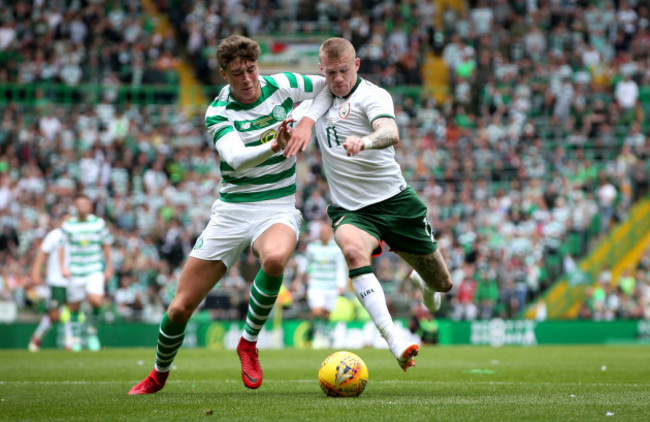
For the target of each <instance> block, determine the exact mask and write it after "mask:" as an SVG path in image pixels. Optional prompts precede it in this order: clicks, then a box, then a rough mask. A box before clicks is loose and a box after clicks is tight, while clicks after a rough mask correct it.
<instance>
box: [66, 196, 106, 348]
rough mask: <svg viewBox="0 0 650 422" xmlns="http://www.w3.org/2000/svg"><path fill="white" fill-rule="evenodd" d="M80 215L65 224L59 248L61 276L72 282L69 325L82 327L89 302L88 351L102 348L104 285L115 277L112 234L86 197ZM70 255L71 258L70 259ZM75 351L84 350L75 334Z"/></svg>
mask: <svg viewBox="0 0 650 422" xmlns="http://www.w3.org/2000/svg"><path fill="white" fill-rule="evenodd" d="M74 206H75V209H76V211H77V214H76V215H75V216H73V217H70V218H68V219H67V220H66V221H65V222H64V223H63V224H62V225H61V232H62V233H63V236H62V243H63V245H64V247H62V248H60V249H59V264H60V265H61V274H62V275H63V277H65V278H69V279H70V283H69V284H68V290H67V296H68V309H70V320H69V321H68V322H66V324H70V325H72V324H74V325H78V322H79V311H80V308H81V302H82V301H83V300H84V299H87V300H88V303H89V304H90V306H91V308H92V309H91V313H90V315H88V319H87V324H88V349H90V350H92V351H98V350H99V349H100V348H101V344H100V342H99V337H98V335H97V324H98V322H99V318H100V314H101V306H102V302H103V300H104V285H105V283H106V282H107V281H108V280H110V278H111V277H112V276H113V264H112V262H111V244H112V243H113V236H112V235H111V233H110V231H109V230H108V227H107V226H106V222H105V221H104V219H103V218H101V217H98V216H96V215H94V214H93V213H92V211H93V203H92V201H91V200H90V198H89V197H87V196H86V195H77V196H76V197H75V199H74ZM66 255H67V256H66ZM72 350H73V351H79V350H81V339H80V338H79V336H78V335H75V334H74V333H73V342H72Z"/></svg>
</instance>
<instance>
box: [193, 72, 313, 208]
mask: <svg viewBox="0 0 650 422" xmlns="http://www.w3.org/2000/svg"><path fill="white" fill-rule="evenodd" d="M259 80H260V85H261V95H260V98H259V99H258V100H257V101H256V102H255V103H252V104H242V103H240V102H238V101H237V100H235V99H234V98H232V96H231V95H230V86H229V85H228V86H226V87H224V88H223V89H222V90H221V92H220V93H219V96H218V97H217V98H216V99H215V100H214V101H213V102H212V104H210V106H209V107H208V109H207V111H206V113H205V126H206V128H207V130H208V133H210V135H211V136H212V139H213V141H214V144H215V147H216V148H219V146H218V144H219V141H220V140H222V139H224V138H225V137H227V136H229V134H232V133H233V132H234V133H236V134H237V135H238V136H239V137H240V138H241V140H242V142H243V143H244V145H245V146H246V147H254V146H257V145H261V144H265V143H267V142H269V141H271V140H273V139H274V138H275V136H276V134H277V128H278V126H280V123H282V121H283V120H284V119H286V118H287V117H290V116H291V112H292V110H293V107H294V104H296V103H298V102H300V101H304V100H309V99H313V98H314V97H316V95H317V94H318V93H319V92H320V90H321V89H322V88H323V86H325V79H324V78H323V77H322V76H315V75H309V76H308V75H301V74H297V73H291V72H284V73H279V74H276V75H271V76H260V77H259ZM219 168H220V170H221V174H222V185H221V190H220V194H221V200H222V201H224V202H234V203H236V202H257V201H269V200H279V201H281V202H283V203H284V202H286V200H287V199H290V200H291V201H292V202H295V193H296V158H295V157H292V158H286V157H285V156H284V155H283V154H282V152H281V151H279V152H277V153H276V154H274V155H272V156H270V158H268V159H266V160H265V161H263V162H261V163H260V164H257V165H256V166H253V167H250V168H246V169H242V170H235V169H234V168H233V167H231V166H230V165H229V164H228V163H227V162H226V161H224V160H223V159H221V161H220V163H219Z"/></svg>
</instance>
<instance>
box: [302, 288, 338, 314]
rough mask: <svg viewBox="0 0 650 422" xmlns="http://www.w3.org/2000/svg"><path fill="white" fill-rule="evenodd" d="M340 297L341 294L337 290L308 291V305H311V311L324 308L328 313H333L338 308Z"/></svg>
mask: <svg viewBox="0 0 650 422" xmlns="http://www.w3.org/2000/svg"><path fill="white" fill-rule="evenodd" d="M338 297H339V292H338V290H337V289H332V290H321V289H307V303H308V304H309V309H315V308H323V309H325V310H326V311H327V312H332V311H333V310H334V308H335V307H336V299H337V298H338Z"/></svg>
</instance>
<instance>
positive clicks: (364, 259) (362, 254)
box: [334, 224, 379, 269]
mask: <svg viewBox="0 0 650 422" xmlns="http://www.w3.org/2000/svg"><path fill="white" fill-rule="evenodd" d="M335 230H336V231H335V232H334V240H335V241H336V243H337V245H339V247H340V248H341V251H343V256H344V257H345V261H346V262H347V264H348V267H349V268H351V269H354V268H359V267H360V266H365V265H370V257H371V255H372V254H373V251H375V250H376V249H377V248H379V240H378V239H377V238H376V237H375V236H373V235H372V234H370V233H368V232H367V231H365V230H363V229H362V228H360V227H358V226H355V225H352V224H341V225H340V226H338V227H337V228H336V229H335Z"/></svg>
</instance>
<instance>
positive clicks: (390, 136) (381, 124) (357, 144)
mask: <svg viewBox="0 0 650 422" xmlns="http://www.w3.org/2000/svg"><path fill="white" fill-rule="evenodd" d="M372 127H373V129H375V131H374V132H373V133H371V134H370V135H366V136H364V137H362V138H359V137H356V136H350V137H348V138H347V139H346V140H345V143H344V144H343V147H344V148H345V150H346V151H347V153H348V156H353V155H357V154H358V153H359V151H362V150H366V149H384V148H388V147H390V146H392V145H395V144H396V143H398V142H399V132H398V131H397V123H395V120H394V119H392V118H390V117H380V118H379V119H377V120H375V121H374V122H372Z"/></svg>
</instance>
